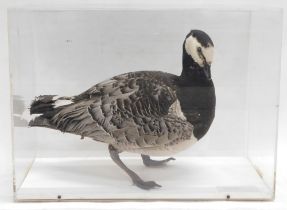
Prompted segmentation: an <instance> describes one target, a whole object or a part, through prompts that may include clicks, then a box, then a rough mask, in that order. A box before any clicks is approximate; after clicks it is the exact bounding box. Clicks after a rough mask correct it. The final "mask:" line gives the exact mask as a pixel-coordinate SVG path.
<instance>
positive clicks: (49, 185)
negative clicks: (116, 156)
mask: <svg viewBox="0 0 287 210" xmlns="http://www.w3.org/2000/svg"><path fill="white" fill-rule="evenodd" d="M122 159H123V161H124V163H125V164H126V165H127V166H128V167H129V168H131V169H132V170H134V171H135V172H136V173H138V174H139V175H140V176H141V177H142V178H143V179H145V180H154V181H156V182H157V183H158V184H160V185H162V187H161V188H158V189H152V190H142V189H139V188H137V187H135V186H133V185H132V182H131V180H130V178H129V177H128V176H127V175H126V174H125V172H123V171H122V170H121V169H120V168H119V167H118V166H117V165H116V164H115V163H114V162H113V161H112V160H111V159H109V158H53V159H51V158H49V159H47V158H36V160H35V162H34V164H33V166H32V168H31V170H30V171H29V173H28V175H27V177H26V179H25V180H24V182H23V184H22V185H21V187H20V189H18V190H17V192H16V200H18V201H25V200H27V201H29V200H39V201H41V200H55V199H58V196H60V198H61V200H70V199H71V200H113V199H115V200H119V199H123V200H126V199H138V200H142V199H147V200H150V199H158V200H174V199H184V200H189V199H190V200H228V199H230V200H243V199H244V200H268V199H272V194H271V193H270V192H271V190H270V189H269V188H268V187H267V186H266V184H265V183H264V182H263V181H262V179H261V177H260V176H259V175H258V173H257V172H256V170H255V169H254V168H253V166H252V165H251V163H250V162H249V161H248V160H247V159H244V158H239V157H235V158H234V157H233V158H227V157H226V158H225V157H224V158H223V157H208V158H207V157H189V158H184V157H180V158H177V159H176V161H173V162H170V163H169V164H167V165H166V166H163V167H156V168H148V167H145V166H144V165H143V164H142V161H141V160H140V159H138V158H122Z"/></svg>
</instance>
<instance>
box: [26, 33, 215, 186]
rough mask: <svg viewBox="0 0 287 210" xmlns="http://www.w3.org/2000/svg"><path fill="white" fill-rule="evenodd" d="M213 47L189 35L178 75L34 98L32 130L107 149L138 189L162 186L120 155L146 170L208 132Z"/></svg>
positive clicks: (132, 78)
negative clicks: (130, 155)
mask: <svg viewBox="0 0 287 210" xmlns="http://www.w3.org/2000/svg"><path fill="white" fill-rule="evenodd" d="M212 59H213V42H212V40H211V39H210V37H209V36H208V35H207V34H206V33H205V32H203V31H200V30H192V31H191V32H190V33H189V34H188V35H187V36H186V38H185V40H184V43H183V57H182V65H183V66H182V73H181V75H180V76H176V75H173V74H169V73H164V72H160V71H138V72H130V73H126V74H121V75H118V76H115V77H113V78H111V79H109V80H106V81H103V82H101V83H98V84H96V85H95V86H93V87H91V88H90V89H88V90H87V91H85V92H83V93H81V94H80V95H76V96H73V97H59V96H56V95H42V96H39V97H36V99H35V100H34V101H33V102H32V104H31V107H30V114H38V115H39V114H40V115H39V116H37V117H36V118H35V119H33V120H31V121H30V123H29V125H30V126H38V127H47V128H51V129H57V130H60V131H62V132H68V133H72V134H76V135H80V136H81V138H84V137H89V138H92V139H94V140H96V141H100V142H104V143H106V144H108V145H109V146H108V148H109V152H110V156H111V158H112V159H113V161H114V162H115V163H116V164H117V165H118V166H119V167H121V168H122V169H123V170H124V171H125V172H126V173H127V174H128V175H129V176H130V178H131V179H132V181H133V183H134V184H135V185H136V186H138V187H140V188H142V189H151V188H154V187H160V185H158V184H157V183H156V182H154V181H144V180H142V179H141V178H140V176H138V175H137V174H136V173H135V172H133V171H132V170H130V169H129V168H128V167H127V166H126V165H125V164H124V163H123V162H122V161H121V159H120V157H119V153H121V152H123V151H127V152H134V153H139V154H141V156H142V159H143V163H144V164H145V165H146V166H158V165H162V164H164V163H166V162H168V161H170V160H174V158H168V159H165V160H160V161H158V160H152V159H151V158H150V156H161V155H163V156H166V155H172V154H175V153H177V152H180V151H182V150H184V149H187V148H188V147H189V146H191V145H192V144H194V143H195V142H197V141H198V140H199V139H201V138H202V137H203V136H204V135H205V134H206V132H207V131H208V129H209V127H210V125H211V123H212V121H213V119H214V114H215V89H214V85H213V82H212V79H211V73H210V65H211V63H212Z"/></svg>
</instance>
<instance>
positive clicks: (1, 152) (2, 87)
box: [0, 1, 287, 209]
mask: <svg viewBox="0 0 287 210" xmlns="http://www.w3.org/2000/svg"><path fill="white" fill-rule="evenodd" d="M205 2H207V1H205ZM220 2H224V1H220ZM253 2H254V1H253ZM282 2H283V1H282ZM85 3H86V4H88V3H91V2H89V1H85ZM167 3H172V2H167ZM260 3H261V4H262V1H260ZM272 3H273V4H276V3H278V4H279V2H275V1H273V2H272ZM15 4H17V2H8V1H7V2H5V1H1V5H0V6H1V8H0V9H1V10H0V15H1V16H0V21H1V22H0V27H1V28H0V30H1V31H0V32H1V33H0V46H1V48H0V59H1V60H0V65H1V66H0V100H1V101H0V102H1V104H0V158H1V159H0V161H1V162H0V175H1V176H0V187H1V188H0V193H1V194H0V196H1V198H0V201H3V203H2V204H0V209H1V208H2V209H8V208H12V209H13V208H14V209H20V208H22V209H28V208H29V209H32V208H33V209H41V208H46V209H47V208H51V209H64V208H67V209H72V208H74V209H79V208H87V209H90V208H95V207H98V208H99V209H103V208H107V209H113V208H119V207H122V208H123V209H127V208H130V209H135V207H136V208H138V209H145V208H148V209H151V207H153V208H160V207H163V206H165V207H166V208H165V209H167V208H169V209H173V208H175V209H179V208H182V209H186V208H197V209H215V208H218V209H224V208H225V209H226V208H229V209H233V208H239V207H241V209H242V208H245V209H270V208H272V209H275V208H277V209H283V208H286V209H287V201H286V200H285V199H286V198H287V195H286V194H287V193H286V191H287V181H286V168H287V167H285V166H284V154H285V153H286V152H285V150H286V149H287V146H286V140H285V139H286V137H287V135H286V131H285V130H286V129H284V127H285V126H286V125H287V117H286V113H287V111H286V103H287V98H286V96H287V94H286V89H287V88H286V87H287V74H286V71H285V69H286V60H284V58H285V57H286V56H283V61H282V69H283V70H282V74H281V103H280V124H279V128H280V130H279V147H278V174H277V175H278V177H277V178H278V179H277V186H278V187H277V197H276V201H275V202H267V203H258V202H247V203H245V202H241V203H235V202H215V203H210V202H209V203H201V202H198V203H162V202H160V203H158V202H157V203H145V204H140V203H121V204H120V205H119V204H116V203H113V204H96V203H78V204H72V203H61V204H58V203H56V204H54V203H47V204H46V203H41V204H13V203H10V202H9V201H11V198H12V197H11V196H12V186H11V183H12V175H11V174H12V166H11V162H12V160H11V157H12V155H11V150H12V149H11V140H10V133H11V131H10V118H9V111H10V110H9V103H10V101H9V73H8V37H7V22H6V21H7V19H6V7H7V6H9V5H15ZM63 4H65V2H64V1H63ZM71 4H74V5H75V2H73V3H71ZM199 4H200V2H199ZM66 5H68V4H67V2H66ZM285 6H287V5H285ZM285 19H286V18H285ZM285 23H286V21H285ZM267 30H268V29H267ZM283 44H284V45H283V46H284V47H283V53H284V55H286V47H285V45H286V39H284V42H283ZM1 205H2V206H3V207H1Z"/></svg>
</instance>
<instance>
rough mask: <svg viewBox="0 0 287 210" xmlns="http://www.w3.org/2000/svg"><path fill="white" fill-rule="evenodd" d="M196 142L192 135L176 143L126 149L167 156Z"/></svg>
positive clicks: (144, 153)
mask: <svg viewBox="0 0 287 210" xmlns="http://www.w3.org/2000/svg"><path fill="white" fill-rule="evenodd" d="M195 142H197V138H195V137H194V136H193V135H192V136H191V138H190V139H188V140H181V141H180V142H178V143H177V144H174V145H170V146H159V147H145V148H139V149H133V150H128V151H127V152H133V153H139V154H143V155H150V156H169V155H174V154H176V153H178V152H181V151H183V150H186V149H187V148H189V147H190V146H191V145H193V144H194V143H195Z"/></svg>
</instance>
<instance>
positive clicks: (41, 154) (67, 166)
mask: <svg viewBox="0 0 287 210" xmlns="http://www.w3.org/2000/svg"><path fill="white" fill-rule="evenodd" d="M191 29H201V30H203V31H206V32H207V33H208V34H209V35H210V37H211V38H212V40H213V42H214V45H215V58H214V63H213V64H212V77H213V81H214V83H215V88H216V96H217V104H216V117H215V120H214V122H213V124H212V126H211V129H210V130H209V132H208V134H207V135H206V136H205V137H204V138H203V139H201V140H200V141H199V142H197V143H196V144H195V145H194V146H192V147H190V148H188V149H187V150H185V151H184V152H181V153H179V154H178V155H175V158H176V161H173V162H171V163H169V164H168V165H167V166H165V167H159V168H146V167H145V166H144V165H143V164H142V161H141V158H140V156H139V155H135V154H131V153H123V154H121V157H122V159H123V160H124V162H125V163H126V164H127V165H128V166H129V167H130V168H132V169H133V170H135V171H136V172H137V173H138V174H140V175H141V176H142V177H143V178H145V179H147V180H156V181H157V182H158V183H160V184H161V185H162V187H161V188H159V189H155V190H150V191H148V193H147V191H145V190H142V189H139V188H136V187H135V186H133V185H132V183H131V181H130V179H129V177H128V176H127V175H126V174H125V173H124V172H123V171H122V170H121V169H120V168H119V167H118V166H116V165H115V164H114V163H113V162H112V160H111V159H110V157H109V152H108V149H107V145H106V144H103V143H99V142H95V141H93V140H90V139H86V138H85V139H84V140H81V139H80V136H76V135H72V134H68V133H65V134H63V133H61V132H60V131H56V130H51V129H46V128H35V127H33V128H31V127H28V119H29V118H30V116H29V106H30V104H31V101H32V100H33V99H34V97H35V96H38V95H61V96H73V95H76V94H79V93H81V92H83V91H84V90H86V89H88V88H90V87H91V86H93V85H94V84H96V83H98V82H101V81H103V80H105V79H108V78H111V77H112V76H115V75H118V74H121V73H125V72H131V71H137V70H161V71H165V72H169V73H173V74H176V75H179V74H180V73H181V68H182V67H181V56H182V43H183V40H184V38H185V36H186V34H187V33H188V32H189V31H190V30H191ZM267 29H268V30H267ZM281 30H282V11H281V10H280V9H230V8H229V9H226V8H225V9H221V8H214V9H212V8H211V9H210V8H208V9H207V8H181V9H178V8H177V9H172V8H169V9H166V8H164V9H160V8H157V9H154V8H152V7H151V8H144V9H130V8H129V9H124V8H120V9H115V8H113V9H109V8H105V9H97V8H93V9H78V10H77V9H73V10H68V9H67V10H65V9H58V10H57V9H46V10H45V9H29V8H25V9H21V8H17V9H10V11H9V39H10V41H9V42H10V69H11V82H12V89H13V92H12V98H13V113H12V114H13V119H14V126H13V145H14V187H15V198H16V200H18V201H23V200H38V201H41V200H66V199H73V200H113V199H116V200H118V199H148V200H149V199H160V200H177V199H178V200H183V199H184V200H226V199H227V200H270V199H272V198H273V197H274V184H275V173H276V170H275V165H276V164H275V163H276V158H275V157H276V139H277V117H278V116H277V112H278V106H279V104H278V98H279V79H280V56H281V33H282V31H281Z"/></svg>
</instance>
